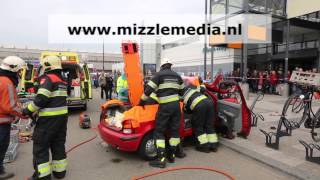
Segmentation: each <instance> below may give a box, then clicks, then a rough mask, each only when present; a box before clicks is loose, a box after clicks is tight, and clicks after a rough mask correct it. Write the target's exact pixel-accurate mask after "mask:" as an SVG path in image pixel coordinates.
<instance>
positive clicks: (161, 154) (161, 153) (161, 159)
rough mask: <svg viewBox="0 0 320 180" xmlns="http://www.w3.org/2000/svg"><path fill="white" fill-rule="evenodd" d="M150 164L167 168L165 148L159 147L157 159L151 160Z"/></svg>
mask: <svg viewBox="0 0 320 180" xmlns="http://www.w3.org/2000/svg"><path fill="white" fill-rule="evenodd" d="M149 165H150V166H152V167H158V168H165V167H166V155H165V149H163V148H159V149H157V159H155V160H153V161H150V162H149Z"/></svg>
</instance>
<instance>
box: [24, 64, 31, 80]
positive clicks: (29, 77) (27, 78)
mask: <svg viewBox="0 0 320 180" xmlns="http://www.w3.org/2000/svg"><path fill="white" fill-rule="evenodd" d="M27 67H28V69H27V70H26V77H25V80H27V81H29V80H31V79H32V78H33V77H32V72H33V65H32V64H27Z"/></svg>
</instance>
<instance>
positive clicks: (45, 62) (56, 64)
mask: <svg viewBox="0 0 320 180" xmlns="http://www.w3.org/2000/svg"><path fill="white" fill-rule="evenodd" d="M40 64H41V65H42V67H43V68H44V71H46V72H47V71H52V70H55V69H62V66H61V59H60V58H59V57H58V56H47V57H45V58H43V59H41V61H40Z"/></svg>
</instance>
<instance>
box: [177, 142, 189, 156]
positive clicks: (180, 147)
mask: <svg viewBox="0 0 320 180" xmlns="http://www.w3.org/2000/svg"><path fill="white" fill-rule="evenodd" d="M186 156H187V155H186V153H184V152H183V148H182V145H181V143H180V144H178V146H177V151H176V157H177V158H180V159H182V158H184V157H186Z"/></svg>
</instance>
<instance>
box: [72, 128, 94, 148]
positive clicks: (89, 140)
mask: <svg viewBox="0 0 320 180" xmlns="http://www.w3.org/2000/svg"><path fill="white" fill-rule="evenodd" d="M90 129H91V130H92V131H93V132H94V136H93V137H92V138H90V139H88V140H85V141H82V142H81V143H79V144H76V145H74V146H72V147H71V148H70V149H68V150H67V152H66V153H67V154H69V153H70V152H71V151H73V150H75V149H76V148H78V147H79V146H82V145H84V144H86V143H89V142H91V141H93V140H94V139H96V138H97V137H98V134H97V132H96V130H97V129H96V128H90Z"/></svg>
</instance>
